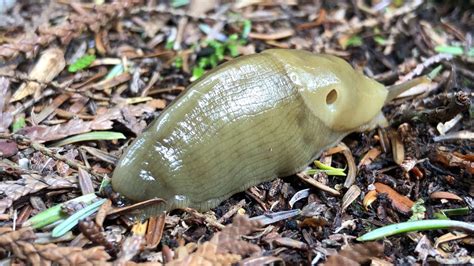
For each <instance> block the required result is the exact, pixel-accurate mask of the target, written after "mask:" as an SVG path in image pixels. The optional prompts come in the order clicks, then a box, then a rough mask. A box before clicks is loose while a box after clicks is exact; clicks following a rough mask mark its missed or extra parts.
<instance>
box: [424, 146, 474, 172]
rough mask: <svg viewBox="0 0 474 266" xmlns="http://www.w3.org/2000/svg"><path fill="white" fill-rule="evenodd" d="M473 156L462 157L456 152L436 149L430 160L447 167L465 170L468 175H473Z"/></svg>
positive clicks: (462, 155)
mask: <svg viewBox="0 0 474 266" xmlns="http://www.w3.org/2000/svg"><path fill="white" fill-rule="evenodd" d="M473 156H474V155H472V154H466V155H464V154H460V153H457V152H447V151H442V150H441V149H436V152H434V153H432V155H431V156H430V159H432V160H433V161H436V162H438V163H441V164H443V165H445V166H448V167H462V168H464V169H466V170H467V172H468V173H470V174H474V161H473V160H472V157H473Z"/></svg>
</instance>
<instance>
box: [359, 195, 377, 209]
mask: <svg viewBox="0 0 474 266" xmlns="http://www.w3.org/2000/svg"><path fill="white" fill-rule="evenodd" d="M375 200H377V191H375V190H370V191H369V192H367V194H365V197H364V200H363V202H362V204H363V205H364V207H365V209H366V210H367V209H369V207H370V205H371V204H372V203H373V202H374V201H375Z"/></svg>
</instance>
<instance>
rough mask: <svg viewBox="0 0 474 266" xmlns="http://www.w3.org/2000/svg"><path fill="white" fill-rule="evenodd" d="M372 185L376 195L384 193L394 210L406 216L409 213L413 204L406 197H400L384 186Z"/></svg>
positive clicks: (379, 184) (380, 184)
mask: <svg viewBox="0 0 474 266" xmlns="http://www.w3.org/2000/svg"><path fill="white" fill-rule="evenodd" d="M374 185H375V188H376V190H377V192H378V193H385V194H387V195H388V198H389V199H390V201H391V202H392V206H393V207H394V208H395V209H397V210H398V211H400V212H402V213H404V214H408V213H410V212H411V207H412V206H413V204H414V202H413V201H412V200H410V199H409V198H408V197H406V196H402V195H400V194H399V193H398V192H397V191H395V190H394V189H393V188H391V187H389V186H387V185H385V184H382V183H375V184H374Z"/></svg>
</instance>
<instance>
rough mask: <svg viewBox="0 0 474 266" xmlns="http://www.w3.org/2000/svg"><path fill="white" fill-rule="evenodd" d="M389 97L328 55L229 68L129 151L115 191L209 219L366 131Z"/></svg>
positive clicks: (276, 55) (251, 61)
mask: <svg viewBox="0 0 474 266" xmlns="http://www.w3.org/2000/svg"><path fill="white" fill-rule="evenodd" d="M387 94H388V90H387V89H385V87H384V86H383V85H382V84H380V83H378V82H376V81H374V80H371V79H369V78H367V77H365V76H364V75H362V74H361V73H359V72H357V71H355V70H354V69H353V68H352V67H351V66H350V65H349V64H348V63H347V62H345V61H344V60H342V59H340V58H337V57H335V56H330V55H318V54H312V53H310V52H306V51H298V50H283V49H281V50H267V51H265V52H262V53H260V54H255V55H248V56H243V57H240V58H237V59H234V60H232V61H230V62H227V63H225V64H222V65H221V66H219V67H217V68H216V69H214V70H212V71H210V72H209V73H207V74H206V75H205V76H204V77H202V78H201V79H199V80H198V81H196V82H195V83H193V84H192V85H190V87H189V88H188V89H187V90H186V91H185V92H184V93H183V94H182V95H180V97H179V98H178V99H177V100H176V101H174V102H173V103H172V104H170V105H169V106H168V107H167V108H166V109H165V110H164V111H163V112H162V113H161V115H160V116H159V117H158V118H157V119H156V120H155V121H154V122H153V123H151V125H150V126H149V128H148V129H147V130H146V131H145V132H143V134H142V135H141V136H139V137H138V138H137V139H136V140H135V141H134V142H133V143H132V144H131V145H130V147H128V149H127V150H126V151H125V153H124V155H123V156H122V158H121V159H120V161H119V163H118V165H117V167H116V169H115V171H114V174H113V177H112V186H113V189H114V190H115V191H117V192H119V193H121V194H122V195H124V196H125V197H127V198H129V199H131V200H134V201H141V200H146V199H151V198H155V197H156V198H162V199H165V200H166V202H167V203H166V207H165V208H162V209H163V210H171V209H175V208H182V207H192V208H195V209H198V210H201V211H202V210H208V209H210V208H213V207H215V206H217V205H218V204H219V203H220V202H221V201H223V200H224V199H227V198H229V197H230V196H231V195H233V194H235V193H237V192H240V191H244V190H246V189H247V188H249V187H251V186H253V185H256V184H259V183H262V182H264V181H268V180H272V179H274V178H276V177H283V176H288V175H292V174H294V173H296V172H298V171H301V170H303V169H304V168H305V167H306V166H307V165H308V164H309V163H311V162H312V160H314V159H315V158H316V157H317V156H319V155H320V153H321V152H322V151H323V150H324V149H327V148H329V147H331V146H333V145H335V144H337V143H338V142H339V141H340V140H341V139H342V138H343V137H344V136H346V135H347V134H349V133H351V132H354V131H361V130H364V129H367V128H371V127H374V126H375V124H376V123H377V119H378V118H380V116H379V115H380V114H381V112H380V110H381V108H382V106H383V105H384V102H385V100H386V98H387Z"/></svg>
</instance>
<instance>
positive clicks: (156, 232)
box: [145, 214, 166, 249]
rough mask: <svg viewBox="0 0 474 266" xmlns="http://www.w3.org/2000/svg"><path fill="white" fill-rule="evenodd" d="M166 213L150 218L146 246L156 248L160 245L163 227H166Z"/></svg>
mask: <svg viewBox="0 0 474 266" xmlns="http://www.w3.org/2000/svg"><path fill="white" fill-rule="evenodd" d="M165 218H166V215H165V214H161V215H160V216H153V217H150V219H148V228H147V232H146V235H145V240H146V243H145V245H146V248H147V249H154V248H156V247H157V246H158V244H159V243H160V241H161V237H162V236H163V229H164V228H165Z"/></svg>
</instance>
